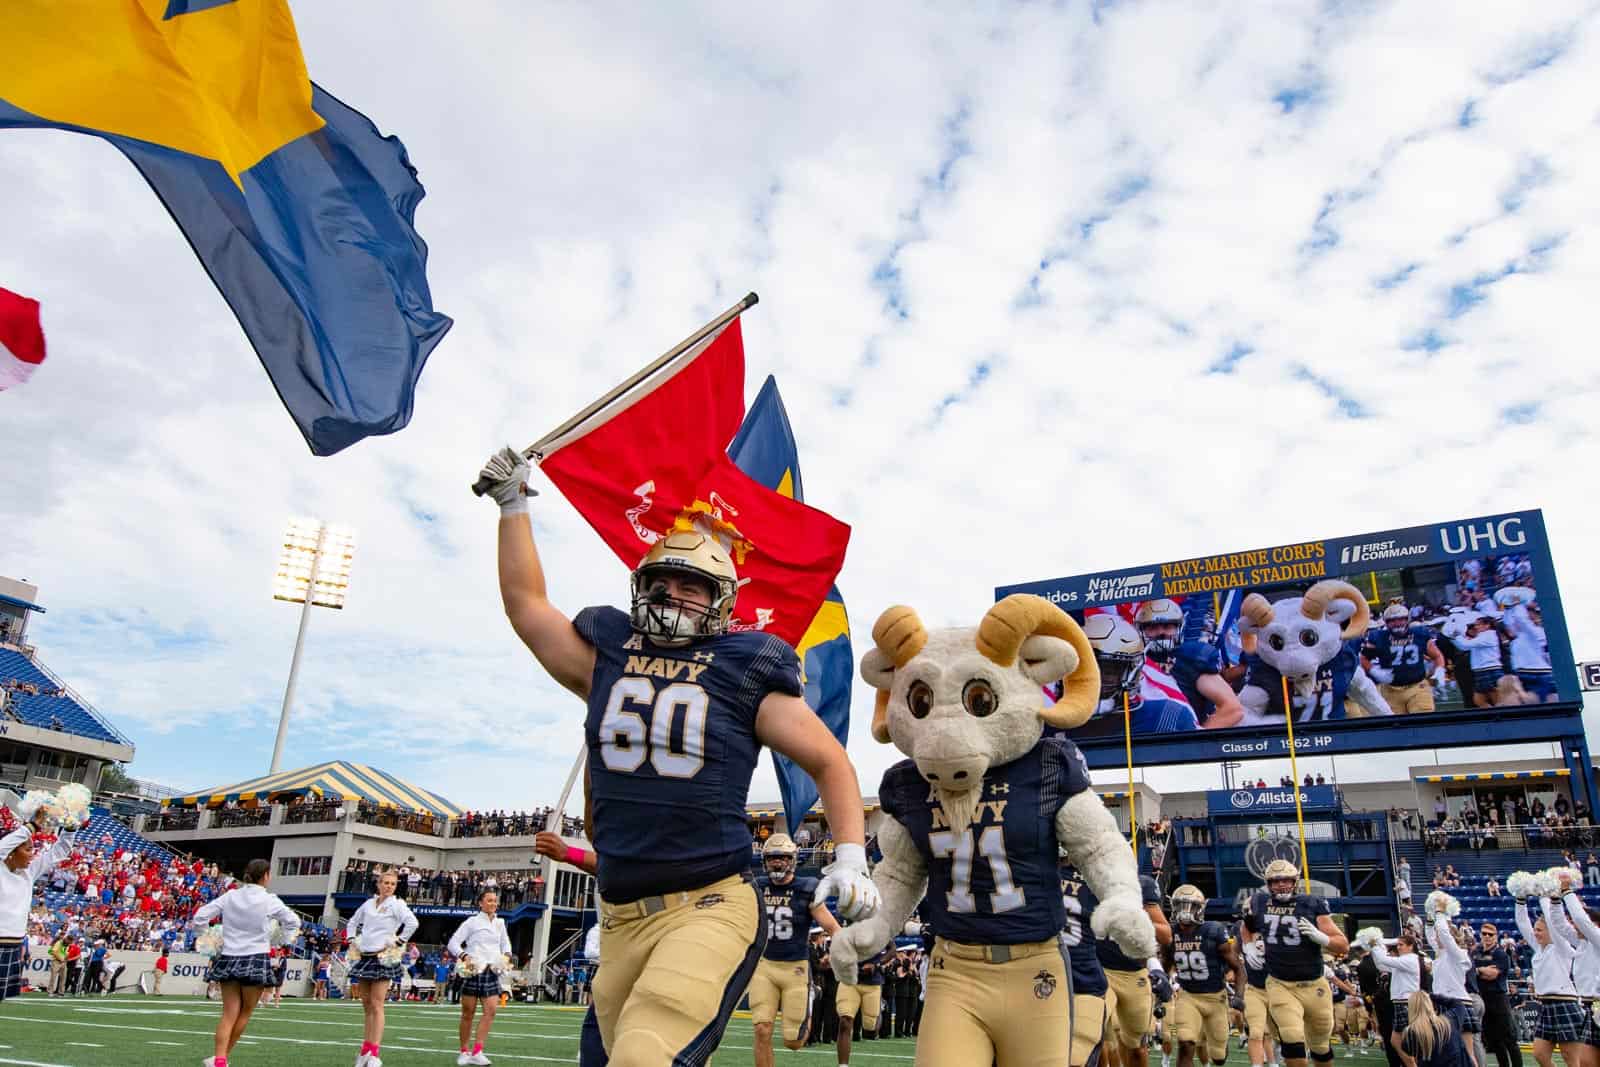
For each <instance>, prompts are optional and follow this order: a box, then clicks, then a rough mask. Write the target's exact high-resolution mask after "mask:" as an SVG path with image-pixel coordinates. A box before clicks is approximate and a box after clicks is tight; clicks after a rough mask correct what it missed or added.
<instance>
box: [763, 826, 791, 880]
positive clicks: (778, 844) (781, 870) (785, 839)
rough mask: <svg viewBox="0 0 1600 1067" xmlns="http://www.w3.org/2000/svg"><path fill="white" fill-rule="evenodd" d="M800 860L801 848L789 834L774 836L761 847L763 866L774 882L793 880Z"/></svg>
mask: <svg viewBox="0 0 1600 1067" xmlns="http://www.w3.org/2000/svg"><path fill="white" fill-rule="evenodd" d="M799 859H800V849H799V846H797V845H796V844H795V843H794V839H793V838H791V837H790V836H789V835H788V834H773V835H772V836H771V837H769V838H767V843H766V844H765V845H762V846H761V865H762V866H763V867H765V868H766V869H767V874H769V875H771V876H772V879H773V881H776V882H787V881H788V880H789V879H790V878H793V877H794V870H795V866H796V865H797V864H798V863H799Z"/></svg>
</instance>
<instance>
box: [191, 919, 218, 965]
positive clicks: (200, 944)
mask: <svg viewBox="0 0 1600 1067" xmlns="http://www.w3.org/2000/svg"><path fill="white" fill-rule="evenodd" d="M194 950H195V951H196V952H198V953H200V955H202V956H204V957H206V958H207V959H216V958H217V956H218V955H220V954H221V952H222V927H221V926H208V927H206V928H205V929H204V930H202V931H201V932H200V936H199V937H197V938H195V939H194Z"/></svg>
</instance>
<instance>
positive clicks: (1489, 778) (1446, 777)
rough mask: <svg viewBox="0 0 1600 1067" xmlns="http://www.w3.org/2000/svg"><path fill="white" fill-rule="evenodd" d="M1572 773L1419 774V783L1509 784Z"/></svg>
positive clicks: (1558, 769) (1562, 770)
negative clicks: (1520, 780) (1516, 781)
mask: <svg viewBox="0 0 1600 1067" xmlns="http://www.w3.org/2000/svg"><path fill="white" fill-rule="evenodd" d="M1571 775H1572V772H1571V771H1569V770H1567V769H1566V768H1565V767H1555V768H1551V769H1549V770H1538V771H1486V772H1484V773H1482V774H1419V775H1417V776H1416V780H1417V781H1418V782H1508V781H1515V780H1517V779H1523V778H1568V777H1571Z"/></svg>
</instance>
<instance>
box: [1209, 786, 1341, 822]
mask: <svg viewBox="0 0 1600 1067" xmlns="http://www.w3.org/2000/svg"><path fill="white" fill-rule="evenodd" d="M1296 792H1298V793H1299V794H1300V807H1301V809H1302V810H1304V811H1311V810H1328V809H1330V808H1334V807H1336V806H1337V805H1338V803H1339V795H1338V793H1337V791H1335V789H1334V788H1333V786H1331V785H1307V786H1301V787H1300V789H1299V790H1294V789H1288V788H1284V787H1282V786H1273V787H1269V788H1267V789H1233V790H1228V789H1213V790H1210V791H1209V792H1207V793H1206V808H1207V809H1208V810H1209V811H1210V812H1211V814H1213V815H1227V814H1237V813H1240V812H1246V811H1248V812H1250V813H1251V814H1257V813H1260V814H1263V815H1266V814H1281V813H1283V812H1289V813H1293V812H1294V801H1295V793H1296Z"/></svg>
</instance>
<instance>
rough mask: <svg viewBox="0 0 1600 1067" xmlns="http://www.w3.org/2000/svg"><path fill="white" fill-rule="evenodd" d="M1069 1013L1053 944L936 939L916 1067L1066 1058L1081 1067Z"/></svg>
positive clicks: (1024, 1065)
mask: <svg viewBox="0 0 1600 1067" xmlns="http://www.w3.org/2000/svg"><path fill="white" fill-rule="evenodd" d="M991 961H998V962H991ZM1082 999H1083V1000H1086V1001H1092V1000H1095V999H1096V998H1093V997H1084V998H1082ZM1073 1012H1074V1004H1073V1000H1072V998H1071V997H1069V996H1068V995H1067V968H1066V960H1064V959H1063V958H1062V955H1061V947H1060V945H1059V943H1058V942H1057V941H1056V940H1055V939H1054V938H1052V939H1051V940H1049V941H1040V942H1036V943H1033V944H1027V945H961V944H956V943H954V942H950V941H946V940H944V939H943V938H940V939H939V940H937V941H936V942H934V946H933V957H932V959H931V960H930V961H929V964H928V984H927V994H926V1003H925V1005H924V1008H923V1012H922V1022H921V1023H920V1024H919V1028H918V1032H917V1058H916V1064H915V1067H974V1065H981V1067H987V1065H989V1064H994V1065H995V1067H1061V1065H1062V1064H1064V1063H1066V1062H1068V1056H1069V1054H1072V1056H1073V1058H1072V1061H1071V1062H1072V1063H1074V1064H1078V1063H1080V1061H1079V1060H1078V1059H1077V1057H1076V1054H1073V1052H1072V1050H1073V1047H1074V1046H1075V1045H1076V1044H1077V1042H1076V1041H1075V1040H1074V1037H1075V1036H1076V1035H1075V1034H1074V1033H1073V1027H1071V1026H1069V1025H1068V1018H1069V1017H1070V1016H1071V1015H1072V1014H1073ZM1085 1056H1087V1053H1085Z"/></svg>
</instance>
